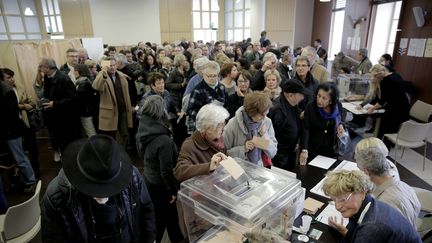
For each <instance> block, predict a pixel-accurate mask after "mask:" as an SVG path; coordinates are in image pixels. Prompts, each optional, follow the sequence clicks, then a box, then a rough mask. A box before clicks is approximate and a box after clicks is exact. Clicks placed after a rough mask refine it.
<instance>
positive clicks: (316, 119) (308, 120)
mask: <svg viewBox="0 0 432 243" xmlns="http://www.w3.org/2000/svg"><path fill="white" fill-rule="evenodd" d="M338 106H339V107H341V105H340V103H338ZM339 111H341V109H339ZM300 144H301V146H300V147H301V149H307V150H308V152H309V154H308V160H312V159H313V158H315V157H316V156H317V155H323V156H327V157H332V158H334V157H335V156H336V153H335V145H336V121H335V120H334V119H330V120H325V119H324V118H323V117H322V116H321V114H320V113H319V111H318V106H317V104H316V102H315V101H314V102H311V103H309V104H308V105H307V106H306V109H305V111H304V118H303V134H302V137H301V143H300Z"/></svg>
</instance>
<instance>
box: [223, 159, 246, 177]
mask: <svg viewBox="0 0 432 243" xmlns="http://www.w3.org/2000/svg"><path fill="white" fill-rule="evenodd" d="M220 165H222V167H224V168H225V169H226V170H227V171H228V173H229V174H230V175H231V176H232V177H233V178H234V179H236V180H237V179H238V178H239V177H240V176H241V175H243V174H244V173H245V171H244V170H243V168H242V167H241V166H240V165H239V164H238V163H237V161H235V160H234V159H233V158H231V157H228V158H226V159H224V160H222V161H221V162H220Z"/></svg>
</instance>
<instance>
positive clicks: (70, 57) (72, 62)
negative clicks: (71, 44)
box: [60, 48, 79, 84]
mask: <svg viewBox="0 0 432 243" xmlns="http://www.w3.org/2000/svg"><path fill="white" fill-rule="evenodd" d="M66 58H67V60H66V63H65V64H63V65H62V66H61V67H60V71H61V72H63V73H64V74H66V75H68V76H69V78H70V79H71V80H72V82H73V83H74V84H75V82H76V80H75V74H74V71H75V66H76V65H77V64H78V61H79V53H78V51H77V50H76V49H74V48H69V49H67V51H66Z"/></svg>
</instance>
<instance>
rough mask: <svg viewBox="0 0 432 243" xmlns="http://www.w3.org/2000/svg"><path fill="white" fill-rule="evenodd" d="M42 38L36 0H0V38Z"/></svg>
mask: <svg viewBox="0 0 432 243" xmlns="http://www.w3.org/2000/svg"><path fill="white" fill-rule="evenodd" d="M41 38H42V34H41V29H40V26H39V18H38V15H37V11H36V5H35V0H0V40H31V39H41Z"/></svg>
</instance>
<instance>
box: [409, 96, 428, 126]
mask: <svg viewBox="0 0 432 243" xmlns="http://www.w3.org/2000/svg"><path fill="white" fill-rule="evenodd" d="M431 115H432V105H430V104H427V103H425V102H423V101H421V100H417V101H416V103H414V105H413V106H412V107H411V109H410V116H411V117H413V118H415V119H417V120H419V121H422V122H428V121H429V117H430V116H431Z"/></svg>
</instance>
